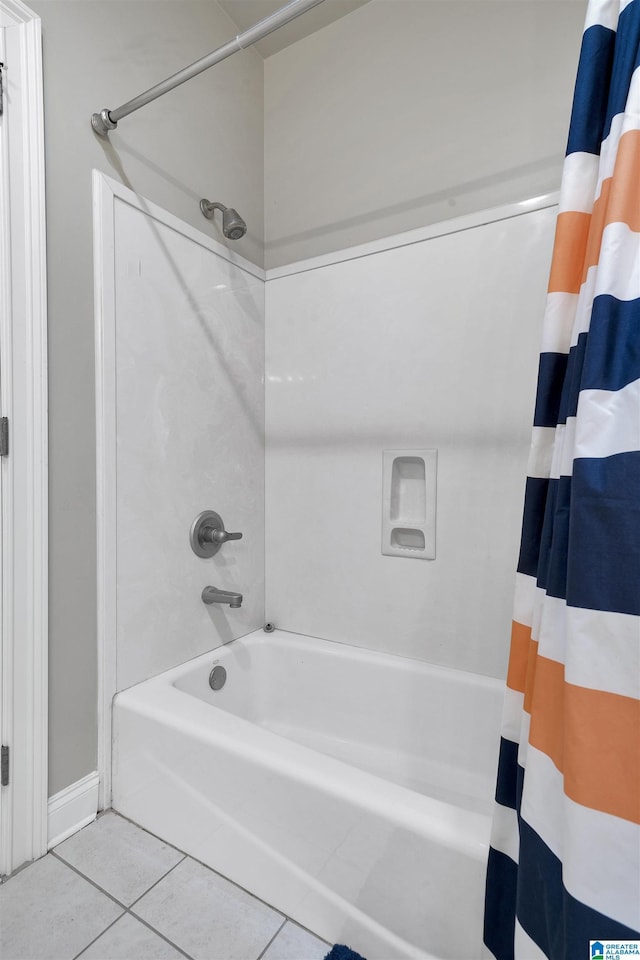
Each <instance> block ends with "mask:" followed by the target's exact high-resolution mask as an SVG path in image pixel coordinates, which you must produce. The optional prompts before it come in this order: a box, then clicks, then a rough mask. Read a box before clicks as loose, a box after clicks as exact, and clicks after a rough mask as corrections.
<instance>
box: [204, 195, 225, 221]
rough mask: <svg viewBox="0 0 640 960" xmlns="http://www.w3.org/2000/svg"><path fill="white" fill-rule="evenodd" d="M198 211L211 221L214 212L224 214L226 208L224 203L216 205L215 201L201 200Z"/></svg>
mask: <svg viewBox="0 0 640 960" xmlns="http://www.w3.org/2000/svg"><path fill="white" fill-rule="evenodd" d="M200 209H201V210H202V212H203V213H204V215H205V217H208V218H209V219H210V220H212V219H213V211H214V210H220V211H221V212H222V213H224V212H225V210H227V209H228V208H227V207H225V205H224V203H218V202H217V201H212V200H201V201H200Z"/></svg>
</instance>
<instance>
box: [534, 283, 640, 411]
mask: <svg viewBox="0 0 640 960" xmlns="http://www.w3.org/2000/svg"><path fill="white" fill-rule="evenodd" d="M542 357H544V358H545V359H544V361H543V360H542ZM542 357H541V364H540V374H539V385H538V399H537V400H536V413H535V417H534V425H535V426H549V427H551V426H555V424H554V423H552V422H551V421H552V419H553V416H554V413H556V411H557V423H566V422H567V417H575V416H576V414H577V412H578V398H579V396H580V391H581V390H621V389H622V388H623V387H626V386H627V385H628V384H629V383H633V382H634V381H635V380H638V379H640V300H617V299H616V297H611V296H609V295H603V296H600V297H596V299H595V300H594V301H593V309H592V312H591V321H590V324H589V331H588V333H581V334H580V335H579V336H578V342H577V343H576V344H575V346H573V347H571V350H570V351H569V356H568V358H567V357H566V356H565V355H564V354H557V353H551V354H549V353H545V354H542ZM561 377H563V382H562V384H561V385H560V378H561Z"/></svg>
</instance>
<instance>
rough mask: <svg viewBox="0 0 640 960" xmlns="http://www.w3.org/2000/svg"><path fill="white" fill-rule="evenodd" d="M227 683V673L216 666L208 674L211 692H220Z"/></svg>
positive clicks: (222, 668)
mask: <svg viewBox="0 0 640 960" xmlns="http://www.w3.org/2000/svg"><path fill="white" fill-rule="evenodd" d="M226 682H227V671H226V670H225V668H224V667H221V666H220V664H218V665H217V666H216V667H214V668H213V670H212V671H211V673H210V674H209V686H210V687H211V689H212V690H221V689H222V687H224V685H225V683H226Z"/></svg>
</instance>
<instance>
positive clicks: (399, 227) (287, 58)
mask: <svg viewBox="0 0 640 960" xmlns="http://www.w3.org/2000/svg"><path fill="white" fill-rule="evenodd" d="M585 10H586V2H584V0H569V2H563V0H554V2H553V3H541V2H539V0H520V2H510V3H509V2H503V0H500V2H490V0H489V2H485V0H482V2H479V0H470V2H463V0H455V2H454V0H442V2H437V0H436V2H432V0H371V2H370V3H368V4H366V5H365V6H363V7H360V8H359V9H358V10H356V11H355V12H354V13H351V14H350V15H349V16H347V17H345V18H344V19H342V20H339V21H337V22H335V23H333V24H331V25H329V26H328V27H325V29H324V30H321V31H319V32H318V33H316V34H314V35H313V36H310V37H307V38H306V39H304V40H301V41H299V42H298V43H296V44H294V45H293V46H291V47H288V48H287V49H285V50H282V51H281V52H280V53H277V54H275V55H274V56H272V57H270V58H269V59H268V60H266V61H265V134H266V136H265V198H266V207H265V234H266V262H267V266H278V265H281V264H284V263H289V262H291V261H292V260H299V259H302V258H305V257H309V256H315V255H317V254H320V253H325V252H327V251H330V250H336V249H339V248H341V247H348V246H352V245H354V244H357V243H363V242H366V241H367V240H373V239H376V238H378V237H383V236H388V235H389V234H393V233H398V232H401V231H404V230H410V229H412V228H414V227H420V226H424V225H425V224H429V223H434V222H438V221H440V220H446V219H449V218H450V217H453V216H459V215H461V214H464V213H469V212H471V211H475V210H481V209H484V208H486V207H490V206H495V205H498V204H502V203H507V202H511V201H513V200H522V199H523V198H526V197H532V196H536V195H540V194H544V193H547V192H549V191H552V190H556V189H557V188H558V186H559V183H560V173H561V167H562V158H563V154H564V150H565V145H566V137H567V123H568V118H569V112H570V106H571V98H572V94H573V84H574V80H575V72H576V64H577V59H578V52H579V47H580V41H581V35H582V27H583V23H584V15H585Z"/></svg>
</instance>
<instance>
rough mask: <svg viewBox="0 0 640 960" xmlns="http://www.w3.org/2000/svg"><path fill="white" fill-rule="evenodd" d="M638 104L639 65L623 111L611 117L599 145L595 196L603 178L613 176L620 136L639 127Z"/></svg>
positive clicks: (631, 82)
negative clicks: (609, 126) (607, 129)
mask: <svg viewBox="0 0 640 960" xmlns="http://www.w3.org/2000/svg"><path fill="white" fill-rule="evenodd" d="M639 105H640V67H636V69H635V70H634V71H633V74H632V75H631V80H630V82H629V91H628V93H627V100H626V104H625V110H624V113H617V114H616V115H615V116H614V117H612V119H611V128H610V130H609V133H608V134H607V136H606V137H605V139H604V140H603V141H602V145H601V147H600V164H599V169H598V178H597V184H596V185H595V189H594V196H595V197H599V196H600V193H601V191H602V182H603V180H607V179H609V178H610V177H612V176H613V171H614V168H615V163H616V157H617V155H618V149H619V147H620V140H621V138H622V137H623V136H624V135H625V133H630V132H631V131H633V130H638V129H640V115H639V114H638V110H639Z"/></svg>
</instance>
